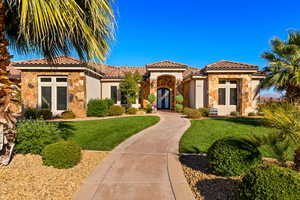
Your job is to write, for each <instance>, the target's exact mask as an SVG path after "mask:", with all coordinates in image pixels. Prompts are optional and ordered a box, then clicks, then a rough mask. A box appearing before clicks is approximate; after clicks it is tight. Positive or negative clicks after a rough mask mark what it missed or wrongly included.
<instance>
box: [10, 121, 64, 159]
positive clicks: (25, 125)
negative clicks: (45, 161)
mask: <svg viewBox="0 0 300 200" xmlns="http://www.w3.org/2000/svg"><path fill="white" fill-rule="evenodd" d="M61 134H62V132H61V131H60V130H59V129H58V127H57V125H56V124H54V123H49V122H45V121H23V122H19V123H18V124H17V139H16V152H18V153H22V154H26V153H33V154H40V153H41V151H42V150H43V148H44V147H45V146H46V145H48V144H52V143H54V142H57V141H59V140H60V139H61V137H62V136H61Z"/></svg>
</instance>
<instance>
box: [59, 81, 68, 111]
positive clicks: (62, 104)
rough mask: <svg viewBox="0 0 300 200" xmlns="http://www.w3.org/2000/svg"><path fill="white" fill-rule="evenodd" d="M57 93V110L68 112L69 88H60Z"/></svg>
mask: <svg viewBox="0 0 300 200" xmlns="http://www.w3.org/2000/svg"><path fill="white" fill-rule="evenodd" d="M56 92H57V94H56V100H57V110H67V87H62V86H58V87H57V89H56Z"/></svg>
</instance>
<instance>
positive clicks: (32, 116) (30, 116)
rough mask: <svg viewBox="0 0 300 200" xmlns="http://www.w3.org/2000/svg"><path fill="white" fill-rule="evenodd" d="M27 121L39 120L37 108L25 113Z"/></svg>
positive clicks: (27, 110)
mask: <svg viewBox="0 0 300 200" xmlns="http://www.w3.org/2000/svg"><path fill="white" fill-rule="evenodd" d="M24 118H25V119H37V109H35V108H28V109H26V110H25V112H24Z"/></svg>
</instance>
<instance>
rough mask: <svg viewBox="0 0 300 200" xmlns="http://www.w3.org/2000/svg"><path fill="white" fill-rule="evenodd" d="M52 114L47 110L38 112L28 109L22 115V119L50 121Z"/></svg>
mask: <svg viewBox="0 0 300 200" xmlns="http://www.w3.org/2000/svg"><path fill="white" fill-rule="evenodd" d="M52 117H53V116H52V112H51V111H50V110H48V109H42V110H38V109H35V108H28V109H27V110H26V111H25V113H24V118H25V119H32V120H35V119H45V120H48V119H52Z"/></svg>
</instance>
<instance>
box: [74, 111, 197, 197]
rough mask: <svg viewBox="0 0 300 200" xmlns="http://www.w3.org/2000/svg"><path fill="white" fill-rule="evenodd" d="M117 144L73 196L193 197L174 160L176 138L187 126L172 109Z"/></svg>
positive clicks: (175, 158)
mask: <svg viewBox="0 0 300 200" xmlns="http://www.w3.org/2000/svg"><path fill="white" fill-rule="evenodd" d="M159 116H160V118H161V120H160V122H159V123H158V124H156V125H155V126H153V127H150V128H148V129H145V130H143V131H141V132H140V133H138V134H136V135H134V136H132V137H130V138H129V139H127V140H126V141H125V142H123V143H121V144H120V145H119V146H117V147H116V148H115V149H114V150H113V151H112V152H111V153H110V155H109V156H108V157H107V158H106V159H105V160H104V161H103V162H102V163H101V164H100V165H99V166H98V167H97V168H96V169H95V170H94V172H93V173H92V174H91V175H90V176H89V177H88V178H87V179H86V180H85V181H84V184H83V185H82V186H81V188H80V191H79V192H78V193H77V194H76V196H75V199H77V200H98V199H99V200H100V199H105V200H148V199H149V200H150V199H151V200H152V199H155V200H173V199H188V200H190V199H194V198H193V194H192V193H191V191H190V189H189V186H188V184H187V182H186V180H185V177H184V174H183V171H182V168H181V165H180V163H179V161H178V156H177V154H178V146H179V144H178V142H179V140H180V138H181V136H182V134H183V133H184V132H185V130H186V129H187V128H188V127H189V126H190V122H189V120H187V119H184V118H182V117H181V116H180V115H178V114H176V113H165V112H160V113H159Z"/></svg>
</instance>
